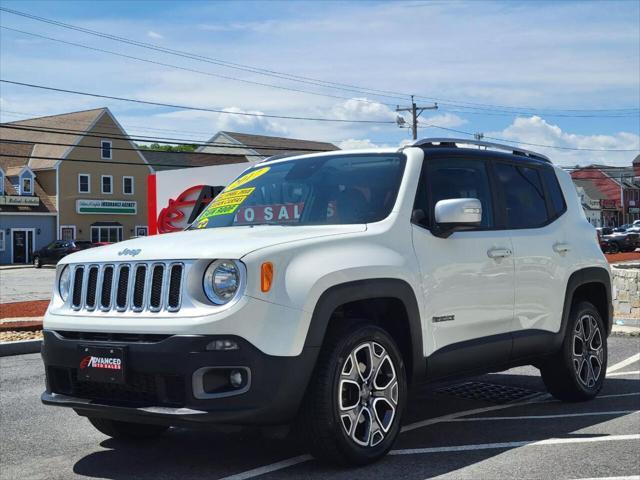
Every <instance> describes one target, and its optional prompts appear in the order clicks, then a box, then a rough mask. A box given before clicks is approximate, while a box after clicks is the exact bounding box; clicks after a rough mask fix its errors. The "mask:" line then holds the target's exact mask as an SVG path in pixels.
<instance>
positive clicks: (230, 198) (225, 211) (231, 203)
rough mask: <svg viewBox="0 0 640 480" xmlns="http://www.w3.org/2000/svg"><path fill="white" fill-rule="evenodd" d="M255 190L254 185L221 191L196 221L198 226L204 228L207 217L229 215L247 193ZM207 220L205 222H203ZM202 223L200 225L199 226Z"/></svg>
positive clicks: (243, 199) (245, 197)
mask: <svg viewBox="0 0 640 480" xmlns="http://www.w3.org/2000/svg"><path fill="white" fill-rule="evenodd" d="M254 190H255V187H250V188H241V189H239V190H232V191H230V192H222V193H221V194H220V195H218V196H217V197H216V198H215V199H214V200H213V202H211V203H210V204H209V206H208V207H207V208H206V210H205V211H204V212H203V213H202V216H201V218H202V219H201V220H200V221H199V222H198V224H197V227H198V228H204V227H206V226H207V224H208V223H209V222H208V218H209V217H216V216H218V215H229V214H230V213H234V212H235V211H236V210H237V209H238V207H239V206H240V205H241V204H242V202H244V201H245V200H246V199H247V197H248V196H249V195H251V193H252V192H253V191H254ZM204 220H207V222H204ZM201 224H202V226H200V225H201Z"/></svg>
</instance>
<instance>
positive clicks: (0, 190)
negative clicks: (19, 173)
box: [0, 168, 4, 195]
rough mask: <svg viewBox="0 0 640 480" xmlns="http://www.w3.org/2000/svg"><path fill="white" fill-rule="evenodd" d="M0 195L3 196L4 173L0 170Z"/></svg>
mask: <svg viewBox="0 0 640 480" xmlns="http://www.w3.org/2000/svg"><path fill="white" fill-rule="evenodd" d="M0 195H4V172H3V171H2V169H1V168H0Z"/></svg>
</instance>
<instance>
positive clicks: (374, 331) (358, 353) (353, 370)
mask: <svg viewBox="0 0 640 480" xmlns="http://www.w3.org/2000/svg"><path fill="white" fill-rule="evenodd" d="M406 392H407V380H406V374H405V369H404V363H403V360H402V355H401V354H400V351H399V349H398V347H397V346H396V344H395V342H394V340H393V339H392V338H391V336H390V335H389V334H388V333H387V332H386V331H384V330H383V329H381V328H378V327H375V326H372V325H367V324H362V323H360V324H356V325H351V326H349V327H348V328H346V329H343V330H340V331H334V332H333V333H332V334H330V335H329V336H328V337H327V339H326V340H325V344H324V346H323V348H322V352H321V354H320V357H319V359H318V364H317V366H316V369H315V371H314V376H313V378H312V380H311V382H310V385H309V388H308V389H307V393H306V396H305V401H304V403H303V406H302V410H301V413H300V419H299V420H300V422H299V423H300V425H299V427H300V428H301V433H302V435H303V438H305V439H306V440H307V442H308V443H309V448H310V450H311V453H312V454H313V455H314V456H315V457H317V458H320V459H322V460H326V461H329V462H331V463H336V464H341V465H365V464H367V463H371V462H374V461H376V460H378V459H379V458H380V457H382V456H384V455H385V454H386V453H387V452H388V451H389V450H390V449H391V447H392V445H393V443H394V441H395V439H396V437H397V436H398V433H399V432H400V420H401V417H402V411H403V408H404V403H405V400H406Z"/></svg>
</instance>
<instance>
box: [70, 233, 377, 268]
mask: <svg viewBox="0 0 640 480" xmlns="http://www.w3.org/2000/svg"><path fill="white" fill-rule="evenodd" d="M366 229H367V226H366V225H364V224H362V225H317V226H300V227H293V226H281V225H256V226H241V227H222V228H211V229H207V230H189V231H183V232H176V233H168V234H163V235H153V236H150V237H144V238H136V239H133V240H127V241H125V242H119V243H114V244H112V245H106V246H103V247H97V248H91V249H88V250H83V251H80V252H76V253H74V254H71V255H69V256H67V257H65V258H64V259H63V261H62V262H60V263H87V262H115V261H131V260H136V261H140V260H189V259H199V258H211V259H214V258H231V259H240V258H242V257H243V256H245V255H247V254H249V253H251V252H253V251H255V250H259V249H261V248H265V247H270V246H273V245H278V244H282V243H289V242H296V241H300V240H305V239H309V238H317V237H324V236H333V235H345V234H349V233H358V232H364V231H366Z"/></svg>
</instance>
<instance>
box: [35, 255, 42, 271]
mask: <svg viewBox="0 0 640 480" xmlns="http://www.w3.org/2000/svg"><path fill="white" fill-rule="evenodd" d="M33 266H34V267H35V268H40V267H42V261H41V260H40V257H38V256H35V257H33Z"/></svg>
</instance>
